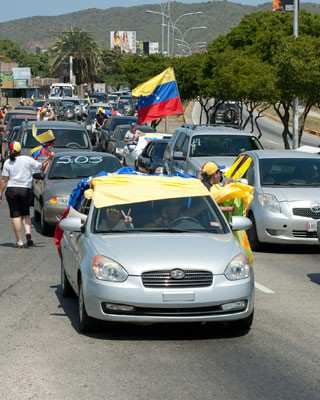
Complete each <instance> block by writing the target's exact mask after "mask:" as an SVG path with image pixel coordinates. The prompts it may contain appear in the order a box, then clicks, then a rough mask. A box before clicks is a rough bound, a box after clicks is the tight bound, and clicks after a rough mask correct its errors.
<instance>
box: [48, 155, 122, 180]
mask: <svg viewBox="0 0 320 400" xmlns="http://www.w3.org/2000/svg"><path fill="white" fill-rule="evenodd" d="M119 168H121V164H120V161H119V160H118V159H117V158H115V157H107V156H102V155H100V154H96V155H95V154H83V155H82V154H79V155H69V154H65V155H61V156H59V157H56V158H55V159H54V161H53V165H52V167H51V169H50V172H49V176H48V178H49V179H75V178H85V177H88V176H94V175H97V174H98V173H99V172H102V171H104V172H114V171H116V170H117V169H119Z"/></svg>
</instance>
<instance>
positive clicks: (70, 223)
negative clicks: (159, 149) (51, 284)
mask: <svg viewBox="0 0 320 400" xmlns="http://www.w3.org/2000/svg"><path fill="white" fill-rule="evenodd" d="M91 185H92V187H93V199H92V200H90V199H88V197H87V198H86V199H85V200H84V201H83V203H82V206H81V208H80V212H81V213H82V214H83V215H82V216H81V217H79V218H78V217H67V218H65V219H64V220H62V221H61V222H60V223H59V226H60V227H61V228H62V229H63V230H64V235H63V239H62V243H61V254H62V257H61V286H62V294H63V295H64V296H68V295H71V294H72V292H73V291H74V292H75V293H76V294H77V296H78V301H79V308H78V310H79V312H78V314H79V330H80V331H81V332H86V331H90V330H91V329H92V328H93V327H94V325H95V322H96V320H105V321H117V322H133V323H161V322H162V323H168V322H171V323H172V322H214V321H216V322H217V321H224V322H226V323H229V324H230V327H231V328H232V329H236V330H237V331H239V333H242V334H243V333H244V332H247V331H248V330H249V329H250V327H251V324H252V320H253V309H254V273H253V269H252V267H251V266H250V265H249V263H248V260H247V258H246V256H245V254H244V251H243V248H242V247H241V246H240V244H239V242H238V241H237V240H236V239H235V237H234V235H233V234H232V230H243V229H247V228H248V227H249V226H250V221H249V220H248V219H247V218H245V217H234V218H233V220H232V228H231V227H230V226H229V225H228V223H227V221H226V219H225V218H224V216H223V214H222V212H221V211H220V209H219V207H218V206H217V205H216V204H215V202H214V201H213V200H212V198H211V196H209V193H208V191H207V189H206V188H205V187H204V186H203V184H202V183H201V182H200V180H198V179H182V178H173V177H163V176H132V175H118V176H117V175H113V176H109V177H105V178H99V179H97V180H95V179H94V180H93V181H91ZM95 194H97V195H96V196H95ZM83 220H84V221H86V222H85V223H83V222H82V221H83ZM70 232H71V233H72V234H71V235H70ZM142 249H143V251H142ZM159 252H161V256H160V253H159Z"/></svg>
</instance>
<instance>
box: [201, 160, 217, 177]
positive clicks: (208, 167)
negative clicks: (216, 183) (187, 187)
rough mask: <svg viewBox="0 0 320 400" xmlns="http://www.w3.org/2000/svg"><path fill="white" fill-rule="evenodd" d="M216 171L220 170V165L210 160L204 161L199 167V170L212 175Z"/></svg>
mask: <svg viewBox="0 0 320 400" xmlns="http://www.w3.org/2000/svg"><path fill="white" fill-rule="evenodd" d="M217 171H220V167H219V165H217V164H216V163H214V162H212V161H209V162H207V163H205V164H204V165H203V166H202V168H201V172H202V173H204V174H207V175H213V174H215V173H216V172H217Z"/></svg>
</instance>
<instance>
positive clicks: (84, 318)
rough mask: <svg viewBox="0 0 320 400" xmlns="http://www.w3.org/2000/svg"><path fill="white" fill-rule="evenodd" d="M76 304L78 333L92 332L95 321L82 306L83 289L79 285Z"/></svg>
mask: <svg viewBox="0 0 320 400" xmlns="http://www.w3.org/2000/svg"><path fill="white" fill-rule="evenodd" d="M78 303H79V308H78V315H79V332H81V333H88V332H92V331H93V330H95V328H96V327H97V320H96V319H94V318H92V317H90V316H89V315H88V314H87V311H86V306H85V304H84V297H83V288H82V284H81V283H80V286H79V297H78Z"/></svg>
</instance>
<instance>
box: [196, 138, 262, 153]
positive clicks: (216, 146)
mask: <svg viewBox="0 0 320 400" xmlns="http://www.w3.org/2000/svg"><path fill="white" fill-rule="evenodd" d="M261 147H262V146H261V145H260V143H259V141H258V140H257V139H256V138H255V137H253V136H245V135H243V136H236V135H198V136H194V137H193V138H192V141H191V146H190V157H211V156H221V157H236V156H237V155H239V154H240V153H242V152H244V151H249V150H257V149H260V148H261Z"/></svg>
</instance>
